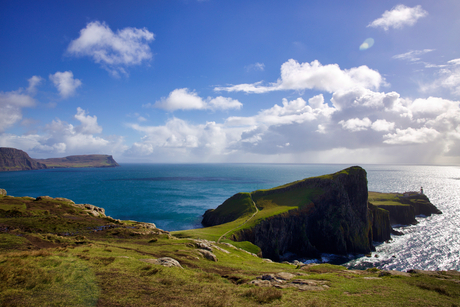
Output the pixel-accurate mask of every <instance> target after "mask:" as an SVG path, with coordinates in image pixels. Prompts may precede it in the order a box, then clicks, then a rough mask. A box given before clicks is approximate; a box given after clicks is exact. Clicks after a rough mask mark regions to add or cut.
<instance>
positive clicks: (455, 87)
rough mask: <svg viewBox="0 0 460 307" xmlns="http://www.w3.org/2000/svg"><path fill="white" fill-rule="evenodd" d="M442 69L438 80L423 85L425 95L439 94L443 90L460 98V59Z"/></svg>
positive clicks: (437, 76) (451, 61)
mask: <svg viewBox="0 0 460 307" xmlns="http://www.w3.org/2000/svg"><path fill="white" fill-rule="evenodd" d="M436 67H440V69H439V70H438V71H437V74H436V78H435V80H434V81H433V82H431V83H425V84H421V86H420V90H421V91H422V92H425V93H427V92H428V93H433V92H438V91H440V90H442V89H447V90H449V91H450V92H451V93H452V94H454V95H456V96H460V59H453V60H450V61H448V62H447V64H446V65H437V66H436Z"/></svg>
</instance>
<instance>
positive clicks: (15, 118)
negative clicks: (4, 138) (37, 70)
mask: <svg viewBox="0 0 460 307" xmlns="http://www.w3.org/2000/svg"><path fill="white" fill-rule="evenodd" d="M32 79H34V77H32ZM33 82H34V81H30V80H29V84H32V83H33ZM35 85H36V84H35ZM35 85H33V88H34V87H35ZM29 87H30V85H29ZM33 106H35V99H34V98H33V97H32V96H31V95H30V94H26V93H24V90H23V89H19V90H17V91H11V92H0V132H4V131H5V130H6V129H7V128H9V127H11V126H13V125H14V124H15V123H17V122H19V121H20V120H21V119H22V109H23V108H30V107H33Z"/></svg>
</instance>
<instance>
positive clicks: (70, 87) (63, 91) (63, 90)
mask: <svg viewBox="0 0 460 307" xmlns="http://www.w3.org/2000/svg"><path fill="white" fill-rule="evenodd" d="M49 78H50V80H51V81H52V82H53V84H54V86H55V87H56V88H57V89H58V91H59V94H60V95H61V97H62V98H69V97H70V96H73V95H75V92H76V90H77V88H79V87H80V86H81V85H82V83H81V81H80V80H79V79H74V77H73V73H72V72H71V71H64V72H60V71H58V72H56V73H55V74H54V75H49Z"/></svg>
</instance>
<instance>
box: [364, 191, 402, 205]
mask: <svg viewBox="0 0 460 307" xmlns="http://www.w3.org/2000/svg"><path fill="white" fill-rule="evenodd" d="M400 197H402V194H400V193H379V192H369V197H368V199H369V202H371V203H372V204H374V205H375V206H382V205H385V206H409V205H408V204H403V203H401V201H400Z"/></svg>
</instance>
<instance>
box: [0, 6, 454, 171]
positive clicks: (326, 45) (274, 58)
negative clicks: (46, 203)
mask: <svg viewBox="0 0 460 307" xmlns="http://www.w3.org/2000/svg"><path fill="white" fill-rule="evenodd" d="M459 16H460V1H458V0H440V1H428V0H419V1H410V0H408V1H392V0H389V1H376V0H365V1H362V0H354V1H339V0H337V1H327V0H323V1H316V0H311V1H295V0H285V1H275V0H253V1H240V0H231V1H230V0H150V1H143V0H138V1H129V2H127V1H104V0H101V1H85V0H78V1H74V0H68V1H48V0H43V1H22V0H14V1H13V0H1V1H0V44H1V48H0V146H1V147H13V148H18V149H22V150H24V151H26V152H27V153H28V154H29V155H30V156H31V157H33V158H51V157H64V156H69V155H79V154H110V155H113V157H114V158H115V160H116V161H117V162H121V163H134V162H139V163H145V162H150V163H353V164H371V163H372V164H373V163H375V164H436V165H459V164H460V35H459V33H460V17H459Z"/></svg>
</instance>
